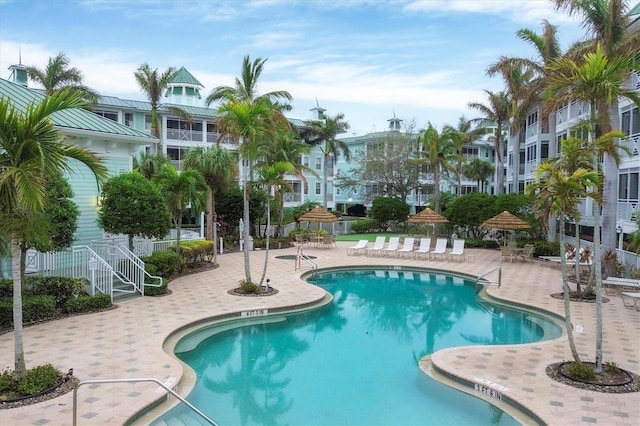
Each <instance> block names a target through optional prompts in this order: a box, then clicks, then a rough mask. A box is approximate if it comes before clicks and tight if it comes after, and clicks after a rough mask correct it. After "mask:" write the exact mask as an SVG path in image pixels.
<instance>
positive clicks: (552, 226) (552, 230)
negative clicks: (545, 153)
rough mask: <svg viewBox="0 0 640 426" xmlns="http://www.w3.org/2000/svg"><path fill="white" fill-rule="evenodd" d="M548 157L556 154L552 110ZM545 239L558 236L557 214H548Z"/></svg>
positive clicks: (550, 239) (556, 139)
mask: <svg viewBox="0 0 640 426" xmlns="http://www.w3.org/2000/svg"><path fill="white" fill-rule="evenodd" d="M548 120H549V158H554V157H556V156H557V155H558V137H557V136H556V129H557V126H556V114H555V112H552V113H551V114H550V115H549V119H548ZM548 219H549V221H548V229H547V240H549V241H556V240H557V237H558V221H557V216H556V215H554V214H550V215H549V218H548Z"/></svg>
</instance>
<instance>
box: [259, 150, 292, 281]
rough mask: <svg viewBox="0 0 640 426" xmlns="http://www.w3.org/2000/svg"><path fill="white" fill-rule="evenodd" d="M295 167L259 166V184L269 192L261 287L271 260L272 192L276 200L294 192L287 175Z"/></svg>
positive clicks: (290, 164)
mask: <svg viewBox="0 0 640 426" xmlns="http://www.w3.org/2000/svg"><path fill="white" fill-rule="evenodd" d="M294 169H295V167H294V166H293V164H292V163H290V162H288V161H279V162H276V163H267V162H265V163H262V164H260V165H259V166H258V182H259V183H261V184H262V185H264V186H265V187H266V190H267V191H266V192H267V228H266V229H267V232H266V234H267V242H266V246H265V254H264V268H263V269H262V276H261V277H260V285H262V283H263V282H264V278H265V276H266V275H267V264H268V260H269V232H268V231H269V227H270V226H271V200H270V197H271V192H272V190H274V191H275V194H276V198H280V199H281V198H282V192H283V190H285V189H289V190H292V189H293V188H292V187H291V184H290V183H289V182H287V180H286V179H285V175H286V174H290V173H293V171H294Z"/></svg>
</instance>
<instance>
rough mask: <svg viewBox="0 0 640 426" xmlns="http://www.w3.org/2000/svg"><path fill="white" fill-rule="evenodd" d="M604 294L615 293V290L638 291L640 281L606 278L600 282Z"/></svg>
mask: <svg viewBox="0 0 640 426" xmlns="http://www.w3.org/2000/svg"><path fill="white" fill-rule="evenodd" d="M602 285H603V286H604V290H605V292H606V293H608V294H611V293H616V292H617V290H640V280H634V279H632V278H619V277H607V278H606V279H604V280H602Z"/></svg>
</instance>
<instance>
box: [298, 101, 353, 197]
mask: <svg viewBox="0 0 640 426" xmlns="http://www.w3.org/2000/svg"><path fill="white" fill-rule="evenodd" d="M307 124H309V126H310V127H311V132H312V134H313V136H312V138H314V139H313V140H312V143H313V144H322V147H321V148H320V150H321V151H322V154H323V155H324V178H323V182H322V192H323V199H322V204H323V207H324V208H325V209H326V208H327V204H328V194H327V186H328V181H329V166H331V169H332V170H335V164H336V161H337V156H338V154H339V153H342V155H343V156H344V159H345V160H346V161H349V160H350V159H351V152H350V151H349V146H348V145H347V144H346V143H344V142H342V141H340V140H337V139H336V136H337V135H339V134H341V133H344V132H346V131H347V130H349V123H348V122H346V121H344V114H342V113H338V114H336V115H335V116H334V117H330V116H325V119H324V121H310V122H308V123H307Z"/></svg>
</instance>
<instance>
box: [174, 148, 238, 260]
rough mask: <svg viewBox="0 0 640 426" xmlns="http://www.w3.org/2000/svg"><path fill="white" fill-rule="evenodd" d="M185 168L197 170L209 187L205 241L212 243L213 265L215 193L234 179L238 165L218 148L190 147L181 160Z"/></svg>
mask: <svg viewBox="0 0 640 426" xmlns="http://www.w3.org/2000/svg"><path fill="white" fill-rule="evenodd" d="M183 162H184V165H185V167H187V168H191V169H196V170H198V171H199V172H200V173H201V174H202V176H203V177H204V180H205V181H206V182H207V186H208V187H209V197H208V198H209V200H208V207H207V210H208V211H209V215H208V216H207V239H208V240H211V241H213V250H214V252H213V253H214V255H213V263H216V253H217V243H218V242H217V241H216V234H217V232H216V229H215V226H216V225H215V224H216V223H217V216H218V215H217V213H216V197H215V195H216V193H218V194H220V193H221V192H223V191H225V190H226V189H227V188H228V187H229V185H231V183H232V182H233V179H234V178H235V177H236V174H237V168H238V163H237V161H236V159H235V158H234V156H233V154H231V152H229V151H228V150H226V149H224V148H220V147H219V146H212V147H207V148H205V147H201V146H198V147H192V148H189V149H188V150H187V152H186V153H185V156H184V159H183Z"/></svg>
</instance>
